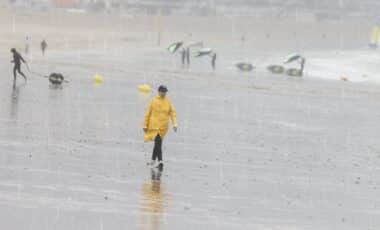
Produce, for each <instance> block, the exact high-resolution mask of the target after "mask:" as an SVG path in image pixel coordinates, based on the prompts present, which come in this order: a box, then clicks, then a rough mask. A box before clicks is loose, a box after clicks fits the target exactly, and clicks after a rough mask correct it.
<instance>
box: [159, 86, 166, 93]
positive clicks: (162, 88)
mask: <svg viewBox="0 0 380 230" xmlns="http://www.w3.org/2000/svg"><path fill="white" fill-rule="evenodd" d="M158 92H164V93H166V92H168V88H167V87H166V86H164V85H160V87H158Z"/></svg>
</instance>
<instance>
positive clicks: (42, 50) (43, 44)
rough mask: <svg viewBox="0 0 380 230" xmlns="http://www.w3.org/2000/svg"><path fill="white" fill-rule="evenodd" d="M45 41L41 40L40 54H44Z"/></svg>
mask: <svg viewBox="0 0 380 230" xmlns="http://www.w3.org/2000/svg"><path fill="white" fill-rule="evenodd" d="M47 46H48V45H47V42H46V41H45V40H42V42H41V52H42V55H43V56H45V51H46V48H47Z"/></svg>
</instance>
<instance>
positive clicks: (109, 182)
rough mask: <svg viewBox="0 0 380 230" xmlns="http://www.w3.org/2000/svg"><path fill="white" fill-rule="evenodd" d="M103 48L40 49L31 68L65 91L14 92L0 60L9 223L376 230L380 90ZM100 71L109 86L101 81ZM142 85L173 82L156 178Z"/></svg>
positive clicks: (154, 50) (0, 175) (0, 139)
mask: <svg viewBox="0 0 380 230" xmlns="http://www.w3.org/2000/svg"><path fill="white" fill-rule="evenodd" d="M33 28H34V27H33ZM3 33H6V32H3ZM36 33H37V32H36ZM8 36H9V37H12V36H15V34H14V33H11V34H8ZM72 36H73V37H74V35H72ZM70 40H71V39H70ZM79 40H80V39H78V40H74V39H73V41H79ZM101 41H102V39H98V40H97V43H94V45H93V46H91V47H92V48H91V49H90V50H89V49H88V44H87V43H86V40H85V39H84V40H83V41H82V42H78V43H75V44H77V46H78V48H76V46H74V45H71V44H73V43H70V42H68V46H67V47H65V46H62V48H52V50H49V51H48V55H47V57H45V58H43V57H42V56H41V55H39V54H38V51H34V54H33V56H32V58H33V59H32V63H31V68H32V70H33V71H38V72H40V73H50V72H52V71H58V72H62V73H63V74H64V75H65V76H68V79H69V80H70V83H68V84H64V85H63V87H62V89H59V88H58V89H57V88H52V87H51V86H49V83H48V80H47V79H45V78H42V77H38V76H36V75H33V76H30V79H29V82H28V84H27V85H24V84H23V83H22V80H21V79H19V80H18V82H17V85H16V87H15V88H13V87H12V80H11V79H12V76H11V66H10V64H7V63H8V62H7V61H4V62H1V64H0V70H1V72H2V73H4V76H3V77H2V78H1V79H0V88H1V89H0V94H1V98H2V99H1V100H0V103H1V105H0V127H1V129H0V145H1V147H0V148H1V150H2V151H1V154H0V171H1V172H0V203H1V208H0V217H1V219H2V220H3V221H2V226H6V227H7V228H8V229H21V230H23V229H25V230H26V229H28V230H29V229H33V230H34V229H65V230H68V229H113V230H114V229H115V230H117V229H229V230H231V229H281V230H283V229H291V230H293V229H297V230H298V229H302V230H304V229H312V230H319V229H324V230H325V229H334V230H336V229H345V230H346V229H353V230H354V229H377V228H378V227H379V226H380V221H379V215H380V213H379V205H380V200H379V198H378V194H379V186H380V180H379V179H380V178H379V172H380V167H379V163H380V144H379V142H378V139H379V131H378V130H379V124H378V120H379V117H380V110H379V107H380V100H379V99H380V88H379V86H377V85H371V84H367V83H356V84H353V83H351V82H341V81H323V80H318V79H313V78H304V79H298V78H288V77H284V76H273V75H270V74H268V73H266V72H265V71H264V70H260V69H258V70H257V71H256V72H254V73H252V74H241V73H238V72H236V71H235V70H233V69H230V68H229V67H226V65H223V63H229V62H230V61H231V60H227V61H224V60H223V59H222V61H221V62H220V64H219V66H220V65H222V66H223V67H220V68H218V69H217V71H216V72H212V71H211V70H210V67H209V63H208V62H207V61H204V60H194V61H193V65H192V68H191V69H190V70H183V69H181V67H180V65H179V63H178V59H179V58H178V57H175V56H170V55H168V54H167V53H166V51H165V50H163V47H157V46H155V43H154V42H148V41H150V40H148V41H145V42H136V41H129V42H125V43H122V44H123V45H121V48H119V49H117V45H116V44H118V43H116V42H115V43H113V44H115V46H114V48H112V46H107V47H104V46H102V42H101ZM152 41H153V40H152ZM7 44H8V43H7V42H4V43H3V45H2V46H1V47H2V48H3V49H4V50H6V49H8V48H7V47H8V46H7ZM18 44H20V43H18ZM21 44H22V42H21ZM103 45H104V44H103ZM53 47H54V46H53ZM57 47H58V46H57ZM80 47H82V48H80ZM35 50H36V48H35ZM228 50H229V49H228V48H226V51H225V52H227V51H228ZM230 56H233V57H237V56H238V55H236V54H234V53H231V55H230ZM258 57H260V56H258ZM8 58H9V57H8V56H7V55H5V54H4V53H3V55H2V56H1V59H2V60H8ZM30 58H31V57H30ZM95 73H99V74H101V75H103V76H104V79H105V82H104V84H101V85H94V84H93V79H92V76H93V75H94V74H95ZM143 83H147V84H150V85H152V86H153V87H154V88H156V87H157V86H158V85H159V84H162V83H164V84H166V85H168V87H169V91H170V92H169V96H170V97H171V99H172V101H173V103H174V105H175V106H176V109H177V113H178V119H179V125H180V127H179V132H178V133H177V134H175V133H173V132H171V133H169V135H168V137H167V139H165V141H164V158H165V169H164V171H163V173H162V175H161V180H160V181H152V174H151V170H150V169H149V168H148V167H147V166H146V162H147V161H148V160H149V157H150V153H151V149H152V144H144V143H143V139H142V131H141V123H142V119H143V115H144V112H145V109H146V107H147V104H148V102H149V99H150V98H151V97H152V96H153V95H154V94H150V95H143V94H140V93H139V92H138V91H137V86H138V85H139V84H143Z"/></svg>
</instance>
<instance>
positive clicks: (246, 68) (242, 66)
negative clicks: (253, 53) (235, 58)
mask: <svg viewBox="0 0 380 230" xmlns="http://www.w3.org/2000/svg"><path fill="white" fill-rule="evenodd" d="M236 67H237V68H238V69H239V70H240V71H243V72H251V71H252V70H253V69H254V67H253V65H252V64H251V63H247V62H239V63H237V64H236Z"/></svg>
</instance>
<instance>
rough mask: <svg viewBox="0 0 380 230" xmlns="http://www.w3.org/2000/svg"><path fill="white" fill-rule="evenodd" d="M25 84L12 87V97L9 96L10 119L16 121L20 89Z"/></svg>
mask: <svg viewBox="0 0 380 230" xmlns="http://www.w3.org/2000/svg"><path fill="white" fill-rule="evenodd" d="M24 86H25V84H22V85H19V86H16V84H15V83H13V87H12V95H11V109H10V111H11V119H13V120H17V117H18V116H17V115H18V102H19V98H20V89H21V88H22V87H24Z"/></svg>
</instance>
